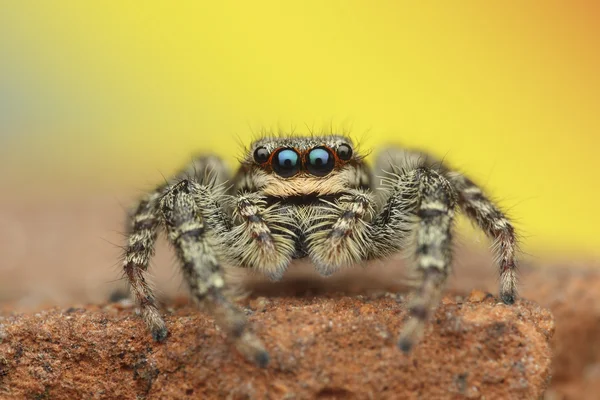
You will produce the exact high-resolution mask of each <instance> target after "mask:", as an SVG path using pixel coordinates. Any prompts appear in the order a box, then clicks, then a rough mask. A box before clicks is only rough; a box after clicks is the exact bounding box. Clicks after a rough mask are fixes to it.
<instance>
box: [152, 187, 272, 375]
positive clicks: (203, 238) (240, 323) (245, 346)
mask: <svg viewBox="0 0 600 400" xmlns="http://www.w3.org/2000/svg"><path fill="white" fill-rule="evenodd" d="M199 187H200V185H198V184H197V183H193V182H190V181H188V180H184V181H181V182H180V183H178V184H176V185H175V186H173V187H172V188H171V189H170V190H169V191H167V193H166V194H165V195H164V196H163V197H162V198H161V200H160V206H159V207H160V212H161V213H162V216H163V218H164V221H165V225H166V228H167V233H168V238H169V241H170V242H171V243H172V244H173V246H174V247H175V250H176V252H177V257H178V258H179V260H180V262H181V266H182V270H183V274H184V278H185V281H186V282H187V284H188V286H189V288H190V291H191V293H192V296H193V297H194V299H195V300H196V301H197V302H198V303H199V304H200V305H201V306H204V307H205V308H206V309H207V310H208V311H209V312H210V313H211V314H212V315H213V316H214V317H215V319H216V321H217V324H218V325H219V326H220V327H221V328H222V329H224V330H225V331H226V333H227V336H228V338H229V339H230V340H232V342H233V343H234V345H235V346H236V348H237V349H238V350H239V351H240V352H241V353H242V354H243V355H244V356H245V357H246V358H247V359H249V360H251V361H254V362H256V363H257V364H259V365H260V366H266V364H267V363H268V361H269V356H268V354H267V352H266V351H265V349H264V347H263V345H262V343H261V342H260V341H259V340H258V338H256V336H255V335H254V333H253V332H252V330H251V327H250V326H249V325H248V322H247V319H246V316H245V315H244V313H243V312H242V311H241V310H240V309H239V308H238V307H236V306H235V305H234V304H232V303H231V302H230V301H229V299H227V298H226V296H225V295H224V294H223V286H224V279H223V270H222V268H221V265H220V263H219V260H218V255H217V254H216V252H215V248H216V246H215V243H212V241H211V238H210V236H209V235H207V234H206V233H207V232H206V231H207V229H208V227H207V226H206V225H205V224H204V222H203V221H202V219H201V217H200V215H201V214H202V213H201V212H200V210H199V209H198V206H197V205H196V199H195V196H194V193H193V191H194V190H195V189H196V188H199ZM204 188H205V189H206V187H204ZM204 211H205V214H206V213H207V212H208V213H210V210H204ZM213 211H214V212H218V210H213Z"/></svg>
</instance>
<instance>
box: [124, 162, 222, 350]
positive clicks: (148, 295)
mask: <svg viewBox="0 0 600 400" xmlns="http://www.w3.org/2000/svg"><path fill="white" fill-rule="evenodd" d="M228 177H229V170H228V168H227V166H226V165H225V163H223V161H221V160H220V159H219V158H218V157H215V156H212V155H200V156H198V157H195V158H194V159H193V160H192V162H190V163H189V164H188V165H187V166H186V167H185V168H184V169H182V170H181V171H180V172H179V173H178V174H176V175H175V176H174V177H173V178H172V179H170V182H166V183H164V184H162V185H160V186H158V187H157V188H156V189H155V190H154V191H152V192H151V193H149V194H147V195H146V196H144V198H143V199H142V200H141V201H140V202H139V203H138V206H137V208H136V210H135V212H134V213H133V214H132V215H130V216H129V218H128V227H127V230H128V240H127V245H126V246H125V253H124V255H123V272H124V275H125V277H126V278H127V281H128V282H129V285H130V287H131V291H132V293H133V294H134V296H135V298H136V300H137V302H138V304H139V306H140V311H141V314H142V318H143V319H144V322H145V323H146V325H147V326H148V328H149V329H150V332H151V333H152V337H153V338H154V340H156V341H163V340H164V339H166V337H167V328H166V326H165V322H164V320H163V319H162V317H161V315H160V312H159V310H158V307H157V304H156V298H155V296H154V293H153V291H152V288H151V286H150V284H149V283H148V281H147V280H146V277H145V275H146V273H147V271H148V266H149V264H150V258H151V257H152V256H153V255H154V243H155V241H156V237H157V231H158V228H159V226H160V222H161V221H160V220H161V215H160V211H159V207H158V203H159V200H160V199H161V197H162V196H163V195H164V193H165V192H166V191H167V190H169V188H170V186H169V185H170V184H173V183H175V182H179V181H181V180H182V179H186V178H193V179H194V180H195V181H196V182H200V183H202V184H207V185H212V186H213V187H214V186H217V185H220V184H222V183H223V182H225V181H226V180H227V179H228Z"/></svg>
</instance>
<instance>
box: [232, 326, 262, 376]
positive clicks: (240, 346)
mask: <svg viewBox="0 0 600 400" xmlns="http://www.w3.org/2000/svg"><path fill="white" fill-rule="evenodd" d="M234 345H235V347H236V348H237V350H238V351H239V352H240V353H241V354H242V355H243V356H244V357H245V358H246V359H247V360H248V361H251V362H254V363H255V364H256V365H258V366H259V367H261V368H265V367H266V366H267V365H268V364H269V360H270V357H269V353H267V351H266V350H265V348H264V346H263V344H262V342H261V341H260V340H259V339H258V338H257V337H256V336H255V335H254V334H253V333H251V332H248V331H246V332H244V333H243V334H242V336H240V337H239V338H238V339H236V340H235V342H234Z"/></svg>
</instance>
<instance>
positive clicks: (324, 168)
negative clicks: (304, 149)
mask: <svg viewBox="0 0 600 400" xmlns="http://www.w3.org/2000/svg"><path fill="white" fill-rule="evenodd" d="M334 166H335V159H334V158H333V154H331V151H330V150H329V149H328V148H326V147H315V148H314V149H312V150H311V151H310V152H309V153H308V155H307V156H306V169H308V172H310V173H311V174H312V175H316V176H325V175H327V174H328V173H330V172H331V171H332V170H333V167H334Z"/></svg>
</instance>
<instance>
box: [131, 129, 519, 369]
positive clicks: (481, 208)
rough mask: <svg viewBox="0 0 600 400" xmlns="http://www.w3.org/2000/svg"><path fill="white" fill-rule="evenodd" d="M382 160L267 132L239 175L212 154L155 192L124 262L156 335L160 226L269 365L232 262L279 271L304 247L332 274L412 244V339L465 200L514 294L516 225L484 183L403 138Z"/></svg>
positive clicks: (240, 341) (223, 315)
mask: <svg viewBox="0 0 600 400" xmlns="http://www.w3.org/2000/svg"><path fill="white" fill-rule="evenodd" d="M376 172H377V176H381V178H380V179H378V180H375V179H374V176H373V175H372V173H371V171H370V169H369V168H368V166H367V165H366V164H365V163H364V160H363V157H362V155H361V154H360V152H359V151H358V150H357V149H356V148H355V147H354V145H353V143H352V141H351V140H350V139H349V138H347V137H345V136H337V135H327V136H321V137H319V136H312V137H268V138H263V139H260V140H257V141H255V142H254V143H253V144H252V145H251V146H250V148H249V149H248V151H247V152H246V154H245V156H244V158H243V160H242V161H241V165H240V167H239V169H238V171H237V173H236V174H235V175H234V176H233V177H231V176H229V171H228V169H227V167H226V166H225V164H224V163H223V162H222V161H221V160H220V159H219V158H217V157H215V156H201V157H198V158H196V159H195V160H194V161H193V162H192V164H191V165H189V166H188V167H187V168H185V169H184V170H183V171H181V172H180V173H179V174H177V175H176V176H175V177H174V178H173V179H172V180H170V181H169V182H167V183H166V184H164V185H162V186H159V187H158V188H157V189H156V190H155V191H154V192H152V193H150V194H148V195H147V196H145V198H143V199H142V200H141V201H140V203H139V205H138V207H137V209H136V211H135V213H134V214H133V215H132V216H131V223H130V233H129V241H128V244H127V246H126V252H125V257H124V271H125V275H126V277H127V279H128V281H129V283H130V285H131V289H132V291H133V293H134V294H135V296H136V298H137V300H138V302H139V304H140V307H141V311H142V316H143V318H144V320H145V321H146V323H147V324H148V326H149V328H150V331H151V332H152V335H153V337H154V339H155V340H164V339H165V338H166V336H167V329H166V326H165V323H164V321H163V319H162V317H161V316H160V313H159V311H158V308H157V305H156V301H155V298H154V295H153V293H152V290H151V289H150V287H149V286H148V284H147V283H146V280H145V278H144V274H145V272H146V271H147V269H148V264H149V261H150V257H151V256H152V254H153V251H154V241H155V239H156V235H157V232H158V230H159V228H160V227H161V226H162V227H164V228H165V230H166V232H167V236H168V239H169V241H170V242H171V244H172V245H173V246H174V248H175V250H176V252H177V256H178V258H179V260H180V262H181V265H182V270H183V274H184V279H185V281H186V282H187V284H188V285H189V287H190V290H191V292H192V295H193V297H194V298H195V300H197V301H198V302H200V303H201V304H202V305H204V306H205V307H206V308H207V309H208V310H209V311H210V312H211V313H212V314H213V315H214V316H215V318H216V320H217V322H218V323H219V325H220V326H221V327H222V328H223V329H224V330H225V331H226V332H227V334H228V336H229V338H230V339H231V340H232V341H233V342H234V344H235V345H236V347H237V348H238V350H239V351H240V352H241V353H242V354H244V355H245V356H246V357H247V358H249V359H251V360H254V361H256V362H257V363H258V364H260V365H266V363H267V362H268V355H267V353H266V351H265V349H264V348H263V346H262V344H261V342H260V341H259V340H258V339H257V338H256V336H255V335H254V333H253V332H252V329H251V327H249V326H248V325H247V323H246V318H245V316H244V314H243V313H242V312H241V311H240V310H239V309H238V308H237V307H236V306H235V305H233V303H232V302H231V301H230V300H229V299H228V298H227V296H226V295H225V294H224V284H225V283H224V280H223V269H222V264H230V265H237V266H240V267H246V268H253V269H256V270H259V271H261V272H263V273H264V274H266V275H267V276H269V277H270V278H271V279H275V280H276V279H280V278H281V277H282V276H283V274H284V273H285V271H286V269H287V267H288V266H289V264H290V262H291V261H292V260H293V259H295V258H305V257H308V258H309V259H310V260H311V261H312V262H313V263H314V265H315V268H316V270H317V271H318V272H319V273H321V274H323V275H329V274H331V273H333V272H335V271H336V270H338V269H339V268H341V267H343V266H346V265H352V264H357V263H361V262H363V261H368V260H371V259H377V258H383V257H387V256H389V255H392V254H394V253H396V252H398V251H401V250H403V249H405V248H407V247H409V248H411V249H413V254H414V256H413V262H414V267H415V270H416V273H417V274H418V276H419V278H420V279H419V282H420V283H419V288H418V290H417V291H416V293H415V296H414V299H413V300H412V302H411V303H410V315H411V317H412V318H411V319H410V320H408V322H407V324H406V325H405V327H404V330H403V332H402V333H401V335H400V338H399V342H398V345H399V346H400V348H401V349H402V350H404V351H409V350H410V348H411V347H412V345H413V344H414V343H415V342H416V341H417V340H418V338H419V337H420V335H421V332H422V329H423V326H424V324H425V322H426V321H427V319H428V317H429V316H430V315H431V313H432V311H433V309H434V308H435V306H436V305H437V303H438V301H439V299H440V296H441V291H442V289H443V285H444V283H445V281H446V278H447V276H448V273H449V268H450V264H451V258H452V252H451V247H452V243H451V242H452V240H451V239H452V226H453V220H454V214H455V211H456V208H457V206H458V207H460V208H461V209H462V210H463V211H464V212H465V213H466V214H467V216H468V217H469V218H471V219H472V220H473V221H474V222H475V223H476V224H477V225H478V226H479V227H480V228H481V229H482V230H484V231H485V233H486V234H487V235H488V236H490V237H491V238H492V239H493V240H494V241H495V246H494V249H495V251H496V253H497V254H496V256H497V263H498V267H499V269H500V279H501V281H500V297H501V299H502V300H503V301H504V302H505V303H507V304H510V303H513V302H514V300H515V296H516V274H515V270H516V266H515V247H516V239H515V232H514V229H513V227H512V225H511V223H510V222H509V221H508V220H507V219H506V217H505V216H504V214H503V213H502V212H501V211H500V210H499V209H498V207H497V206H496V205H494V204H493V203H492V202H491V201H490V200H489V199H488V198H487V197H486V196H485V195H484V194H483V192H482V191H481V189H480V188H479V187H477V186H476V185H475V184H474V183H473V182H472V181H470V180H469V179H468V178H466V177H465V176H464V175H462V174H460V173H458V172H454V171H451V170H450V169H448V168H447V167H446V166H445V165H444V164H442V163H441V162H439V161H437V160H435V159H433V158H432V157H430V156H428V155H426V154H424V153H420V152H416V151H409V150H403V149H399V148H392V149H388V150H386V151H385V152H383V153H382V154H381V155H379V157H378V158H377V160H376ZM376 181H378V182H377V183H378V184H375V182H376ZM377 189H381V190H380V191H379V192H378V196H375V191H376V190H377Z"/></svg>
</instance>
